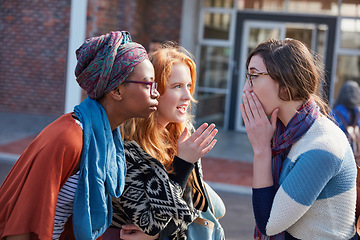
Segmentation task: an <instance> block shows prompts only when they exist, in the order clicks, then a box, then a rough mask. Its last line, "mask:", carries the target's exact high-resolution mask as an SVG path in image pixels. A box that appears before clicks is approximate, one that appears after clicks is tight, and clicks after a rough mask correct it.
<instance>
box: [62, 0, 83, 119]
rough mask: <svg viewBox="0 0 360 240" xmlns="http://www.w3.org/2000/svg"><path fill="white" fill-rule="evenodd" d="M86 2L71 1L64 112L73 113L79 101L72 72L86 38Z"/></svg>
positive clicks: (79, 94)
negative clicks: (78, 50)
mask: <svg viewBox="0 0 360 240" xmlns="http://www.w3.org/2000/svg"><path fill="white" fill-rule="evenodd" d="M86 11H87V0H72V1H71V13H70V33H69V48H68V54H67V55H68V57H67V70H66V90H65V107H64V112H65V113H68V112H71V111H73V109H74V106H76V105H77V104H79V103H80V101H81V88H80V87H79V85H78V84H77V82H76V79H75V75H74V70H75V67H76V63H77V61H76V57H75V51H76V49H78V48H79V47H80V46H81V44H82V43H83V42H84V40H85V36H86Z"/></svg>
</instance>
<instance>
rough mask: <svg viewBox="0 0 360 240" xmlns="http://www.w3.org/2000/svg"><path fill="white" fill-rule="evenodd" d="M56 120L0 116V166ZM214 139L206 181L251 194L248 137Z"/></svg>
mask: <svg viewBox="0 0 360 240" xmlns="http://www.w3.org/2000/svg"><path fill="white" fill-rule="evenodd" d="M56 118H57V117H53V116H42V115H30V114H19V113H9V112H0V162H1V161H2V162H6V163H7V164H13V163H15V162H16V160H17V158H18V157H19V156H20V155H21V153H22V152H23V151H24V150H25V149H26V147H27V146H28V144H29V143H30V142H31V141H32V140H33V139H34V138H35V137H36V135H37V134H39V133H40V131H41V130H42V129H43V128H44V127H46V126H47V125H48V124H50V123H51V122H53V121H54V120H55V119H56ZM216 139H217V140H218V142H217V144H216V145H215V147H214V148H213V149H212V150H211V151H210V152H209V153H208V154H207V155H206V156H204V157H203V159H202V165H203V170H204V178H205V180H206V181H208V182H209V183H210V184H211V185H212V186H213V187H214V188H215V189H221V190H222V191H230V192H238V193H245V194H251V189H250V186H251V182H252V160H253V152H252V148H251V145H250V142H249V140H248V138H247V135H246V134H245V133H238V132H233V131H224V130H222V129H219V133H218V134H217V136H216ZM1 182H2V180H1Z"/></svg>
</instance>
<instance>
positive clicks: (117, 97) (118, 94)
mask: <svg viewBox="0 0 360 240" xmlns="http://www.w3.org/2000/svg"><path fill="white" fill-rule="evenodd" d="M109 95H110V96H111V97H112V98H114V99H115V100H118V101H121V100H122V94H121V88H120V86H118V87H117V88H115V89H113V90H111V91H110V92H109Z"/></svg>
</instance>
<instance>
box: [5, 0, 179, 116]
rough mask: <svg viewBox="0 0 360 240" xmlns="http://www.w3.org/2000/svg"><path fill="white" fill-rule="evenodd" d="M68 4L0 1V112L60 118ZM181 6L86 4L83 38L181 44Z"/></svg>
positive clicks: (132, 0)
mask: <svg viewBox="0 0 360 240" xmlns="http://www.w3.org/2000/svg"><path fill="white" fill-rule="evenodd" d="M70 7H71V0H61V1H59V0H47V1H40V0H1V1H0V10H1V15H0V111H11V112H22V113H32V114H46V115H52V116H58V115H61V114H62V113H63V111H64V103H65V82H66V79H65V78H66V58H67V48H68V40H69V35H68V34H69V25H70V10H71V9H70ZM181 7H182V1H180V0H176V1H174V0H151V1H149V0H88V9H87V29H86V36H87V38H88V37H93V36H98V35H101V34H105V33H107V32H109V31H114V30H127V31H129V32H130V33H131V35H132V38H133V40H134V41H136V42H139V43H141V44H143V45H144V46H145V47H147V46H148V45H149V43H150V41H151V39H160V40H174V41H177V42H178V41H179V39H180V23H181Z"/></svg>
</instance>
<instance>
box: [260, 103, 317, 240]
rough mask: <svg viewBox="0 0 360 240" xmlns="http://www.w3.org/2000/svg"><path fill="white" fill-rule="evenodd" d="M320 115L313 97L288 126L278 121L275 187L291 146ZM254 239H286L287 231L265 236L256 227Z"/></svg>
mask: <svg viewBox="0 0 360 240" xmlns="http://www.w3.org/2000/svg"><path fill="white" fill-rule="evenodd" d="M319 116H320V110H319V107H318V106H317V105H316V103H315V101H314V100H313V99H311V100H309V101H308V102H306V103H305V104H303V105H302V106H301V107H300V109H299V110H298V112H297V113H296V114H295V115H294V116H293V117H292V119H291V120H290V121H289V123H288V125H287V126H286V127H285V126H284V124H283V123H282V122H281V121H280V120H278V121H277V123H276V124H277V125H276V130H275V133H274V136H273V139H272V148H271V150H272V173H273V180H274V186H275V189H278V188H279V178H280V173H281V169H282V163H283V161H284V160H285V158H286V157H287V155H288V154H289V152H290V149H291V146H292V145H293V144H294V143H295V142H297V141H298V140H299V139H300V138H301V137H302V136H304V134H305V133H306V132H307V131H308V130H309V128H310V127H311V125H312V124H313V123H314V122H315V120H316V119H317V118H318V117H319ZM254 239H261V240H282V239H285V232H282V233H279V234H277V235H275V236H264V235H262V234H261V232H260V231H259V229H258V228H257V227H256V228H255V231H254Z"/></svg>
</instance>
